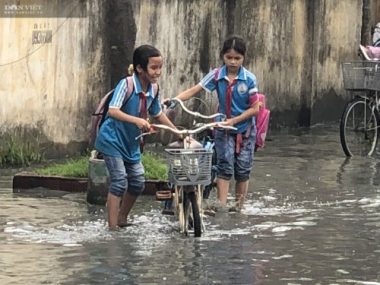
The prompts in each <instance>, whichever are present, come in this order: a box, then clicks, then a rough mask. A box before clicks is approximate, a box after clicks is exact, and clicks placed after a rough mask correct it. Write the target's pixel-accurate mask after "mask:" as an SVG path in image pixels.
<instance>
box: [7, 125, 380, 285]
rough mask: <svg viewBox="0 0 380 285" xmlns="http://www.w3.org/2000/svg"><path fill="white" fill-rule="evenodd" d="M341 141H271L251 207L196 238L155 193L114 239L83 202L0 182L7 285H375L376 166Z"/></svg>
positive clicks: (318, 137)
mask: <svg viewBox="0 0 380 285" xmlns="http://www.w3.org/2000/svg"><path fill="white" fill-rule="evenodd" d="M337 134H338V133H337V131H336V128H335V127H316V128H312V129H310V130H299V131H297V132H294V133H290V134H289V133H277V134H273V135H272V141H270V142H268V146H267V148H266V149H265V150H264V151H261V152H259V153H257V160H256V163H255V169H254V175H253V177H252V179H251V182H250V188H251V189H250V191H249V195H248V201H247V205H246V208H245V209H244V210H243V211H242V213H240V214H236V213H235V214H231V213H217V215H216V216H215V217H208V216H207V217H206V223H207V232H206V233H205V234H204V236H202V238H200V239H193V238H190V239H189V238H185V237H182V236H181V235H179V233H178V223H177V222H176V221H175V220H174V219H173V217H171V216H163V215H162V214H161V212H160V203H159V202H156V201H155V200H154V199H153V198H152V197H143V198H142V199H140V200H138V204H137V205H136V208H135V209H134V212H133V214H132V218H133V224H134V225H133V226H131V227H128V228H126V229H123V230H122V231H120V232H109V231H108V230H107V228H106V223H105V213H104V208H103V207H97V206H91V205H87V204H86V202H85V195H84V194H67V193H53V195H52V194H51V193H45V194H44V195H41V192H40V193H34V194H32V195H28V196H25V195H24V196H23V195H15V194H12V193H11V187H10V181H11V176H10V175H9V176H2V178H1V179H0V201H1V202H0V203H1V207H0V272H1V274H0V283H1V284H41V283H47V284H50V283H54V284H56V283H57V284H58V283H59V284H97V283H101V284H380V273H379V268H380V244H379V242H378V241H379V239H380V188H379V180H378V179H380V178H379V175H378V169H379V167H380V165H379V163H380V161H379V159H378V158H357V159H345V158H344V157H343V153H342V151H341V147H340V144H339V138H338V136H337ZM2 173H3V172H2ZM7 177H8V178H7ZM213 195H215V193H213ZM212 197H213V196H212Z"/></svg>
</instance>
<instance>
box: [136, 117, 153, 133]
mask: <svg viewBox="0 0 380 285" xmlns="http://www.w3.org/2000/svg"><path fill="white" fill-rule="evenodd" d="M135 124H136V126H137V127H138V128H139V129H140V130H142V131H143V132H148V131H150V129H151V126H150V124H149V122H148V121H147V120H144V119H142V118H136V123H135Z"/></svg>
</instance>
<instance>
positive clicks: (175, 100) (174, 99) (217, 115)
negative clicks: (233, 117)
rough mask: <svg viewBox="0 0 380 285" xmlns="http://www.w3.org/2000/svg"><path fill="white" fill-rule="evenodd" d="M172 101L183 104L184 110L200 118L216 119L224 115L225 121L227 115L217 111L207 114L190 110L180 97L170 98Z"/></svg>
mask: <svg viewBox="0 0 380 285" xmlns="http://www.w3.org/2000/svg"><path fill="white" fill-rule="evenodd" d="M170 101H174V102H178V103H179V104H180V105H181V107H182V109H183V110H184V111H186V113H189V114H190V115H193V116H194V117H199V118H202V119H214V118H216V117H222V120H223V121H224V120H225V119H226V115H225V114H222V113H215V114H213V115H209V116H207V115H202V114H201V113H199V112H194V111H190V110H189V109H187V107H186V106H185V104H184V103H183V101H182V100H180V99H178V98H172V99H170ZM170 101H168V103H169V104H166V105H167V106H168V107H169V108H171V106H170V105H171V103H170ZM174 106H175V104H174ZM174 106H173V108H174Z"/></svg>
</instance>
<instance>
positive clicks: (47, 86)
mask: <svg viewBox="0 0 380 285" xmlns="http://www.w3.org/2000/svg"><path fill="white" fill-rule="evenodd" d="M48 1H49V0H45V1H42V5H46V6H49V7H52V9H60V8H61V7H60V6H59V4H58V3H55V4H52V3H51V2H50V4H49V5H47V2H48ZM68 3H72V4H67V5H65V9H66V10H67V13H68V14H67V17H55V18H51V17H41V18H24V17H13V18H11V17H3V18H0V37H1V39H2V40H1V42H0V74H1V81H0V98H1V103H0V122H1V124H0V133H1V134H2V136H1V137H6V134H9V133H10V134H11V135H13V136H14V137H16V138H18V139H22V140H28V141H30V142H31V143H39V144H42V145H45V147H47V149H46V150H47V151H48V150H49V149H52V150H57V149H59V148H63V149H64V152H68V151H69V149H68V148H67V145H70V144H71V145H73V149H78V145H81V144H82V145H83V143H84V142H85V141H86V138H85V136H86V133H87V131H86V128H87V124H88V119H89V115H90V114H91V112H92V100H91V96H90V95H91V94H92V93H93V92H94V91H96V92H99V91H102V92H104V91H105V85H106V84H105V80H107V76H105V72H104V68H103V66H106V65H107V64H106V58H105V56H104V50H105V49H104V24H105V23H104V21H103V19H104V18H105V17H104V15H103V14H104V12H105V7H103V6H102V4H101V3H102V1H70V2H68ZM90 3H91V4H90ZM75 9H81V10H83V14H84V15H87V16H86V17H74V16H70V11H72V10H75ZM36 32H40V35H39V38H38V37H36V36H35V35H36ZM49 33H51V35H52V36H51V39H49V37H47V38H46V37H45V36H46V34H49ZM107 85H108V84H107ZM22 140H21V141H22ZM82 148H83V147H82Z"/></svg>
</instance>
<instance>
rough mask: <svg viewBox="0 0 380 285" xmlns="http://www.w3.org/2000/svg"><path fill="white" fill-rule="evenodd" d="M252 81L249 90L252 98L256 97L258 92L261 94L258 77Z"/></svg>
mask: <svg viewBox="0 0 380 285" xmlns="http://www.w3.org/2000/svg"><path fill="white" fill-rule="evenodd" d="M250 81H251V82H250V85H249V88H248V94H249V95H250V96H252V95H255V94H256V93H257V92H259V89H258V88H257V80H256V77H254V76H253V77H252V78H251V80H250Z"/></svg>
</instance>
